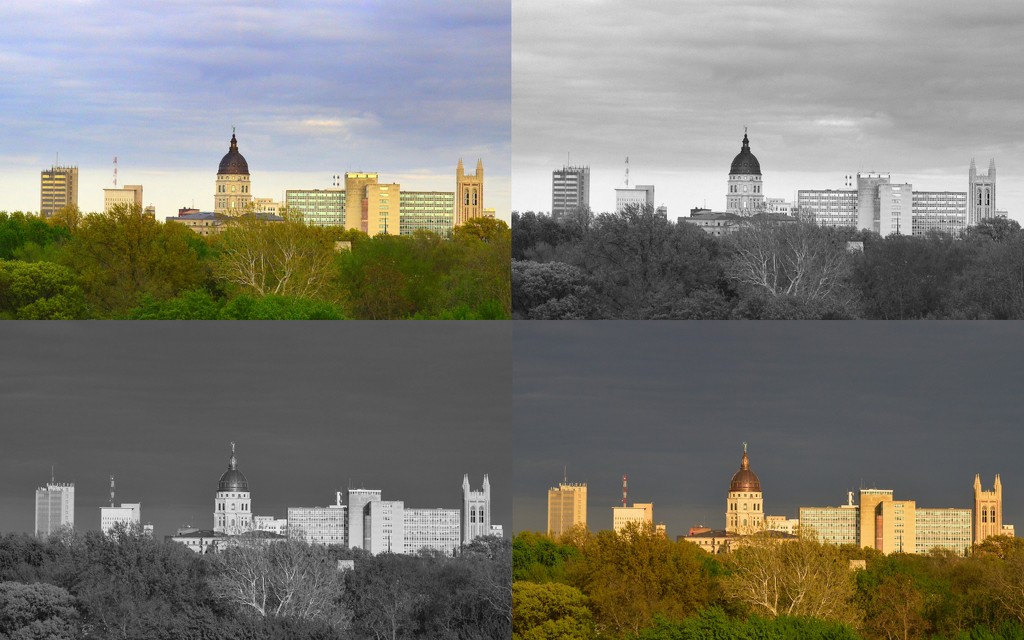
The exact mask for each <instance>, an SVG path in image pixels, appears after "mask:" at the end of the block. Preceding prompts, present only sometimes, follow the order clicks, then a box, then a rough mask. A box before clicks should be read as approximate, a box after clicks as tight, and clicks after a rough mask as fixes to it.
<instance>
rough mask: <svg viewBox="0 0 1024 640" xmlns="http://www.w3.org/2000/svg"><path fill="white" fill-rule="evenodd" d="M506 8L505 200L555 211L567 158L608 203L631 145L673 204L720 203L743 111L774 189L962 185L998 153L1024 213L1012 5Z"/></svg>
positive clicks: (1022, 17) (1022, 87)
mask: <svg viewBox="0 0 1024 640" xmlns="http://www.w3.org/2000/svg"><path fill="white" fill-rule="evenodd" d="M513 22H514V25H515V29H514V31H513V40H512V64H513V79H512V103H513V107H512V121H513V146H512V151H513V195H512V209H513V210H518V211H529V210H532V211H549V210H550V208H551V172H552V171H553V170H554V169H557V168H561V167H562V166H563V165H564V164H565V163H566V162H567V160H568V161H569V162H570V163H571V164H581V165H589V166H590V167H591V190H590V203H591V207H592V209H593V210H594V211H598V212H601V211H611V210H613V209H614V206H615V199H614V191H613V189H614V188H616V187H622V186H623V179H624V162H623V161H624V159H625V158H626V157H627V156H628V157H629V159H630V167H631V169H630V186H633V185H635V184H654V185H655V187H656V194H655V202H656V205H660V204H666V205H667V206H668V209H669V217H670V219H673V220H674V219H675V218H676V217H678V216H685V215H689V210H690V208H692V207H697V206H702V205H706V206H707V207H709V208H711V209H713V210H724V209H725V193H726V175H727V173H728V168H729V163H730V162H731V161H732V158H733V157H734V156H735V155H736V154H737V153H738V152H739V150H740V143H741V140H742V138H743V128H744V126H747V127H749V130H750V141H751V150H752V151H753V153H754V154H755V155H756V156H757V158H758V159H759V160H760V163H761V170H762V172H763V174H764V185H765V195H766V196H768V197H781V198H785V199H787V200H791V199H793V198H794V197H795V192H796V190H798V189H841V188H843V187H844V180H843V177H844V176H846V175H851V174H853V175H855V174H856V173H857V172H858V171H880V172H889V173H891V175H892V179H893V181H894V182H909V183H912V184H913V185H914V188H915V189H917V190H935V191H938V190H949V191H966V190H967V173H968V168H969V164H970V161H971V158H972V157H974V158H976V160H977V163H978V167H979V169H981V170H982V171H984V170H986V168H987V167H988V163H989V159H990V158H995V161H996V167H997V171H998V175H999V179H998V185H997V188H998V198H997V204H998V206H999V208H1001V209H1006V210H1008V211H1009V214H1010V217H1012V218H1016V219H1017V220H1024V187H1022V186H1021V185H1022V184H1024V142H1022V140H1021V138H1020V136H1019V135H1018V134H1017V132H1018V131H1021V130H1022V129H1024V115H1022V113H1021V110H1020V109H1019V108H1018V105H1019V104H1020V103H1021V101H1022V100H1024V73H1022V72H1021V70H1020V66H1019V64H1018V62H1019V61H1020V60H1021V59H1024V42H1022V41H1021V39H1020V38H1019V37H1018V33H1019V32H1020V30H1021V28H1022V27H1024V5H1021V4H1020V3H1017V2H1012V1H1008V0H999V1H996V2H986V3H983V4H979V5H971V6H970V7H969V8H967V7H965V5H963V4H962V3H956V2H951V1H948V0H940V1H937V2H931V1H929V2H925V1H923V0H913V1H912V2H906V3H901V4H899V5H893V4H891V3H884V2H879V1H876V0H867V1H865V2H842V3H828V4H827V5H822V4H821V3H819V2H813V1H812V0H797V1H794V2H786V3H782V4H765V3H763V2H756V1H752V0H728V1H726V2H715V3H707V2H696V1H694V0H688V1H685V2H675V1H668V0H652V1H648V2H643V3H634V4H630V5H628V6H626V5H622V4H621V3H618V2H613V1H611V0H567V1H566V2H561V3H557V4H553V3H549V2H543V1H542V0H517V1H516V2H514V3H513ZM567 154H571V156H567Z"/></svg>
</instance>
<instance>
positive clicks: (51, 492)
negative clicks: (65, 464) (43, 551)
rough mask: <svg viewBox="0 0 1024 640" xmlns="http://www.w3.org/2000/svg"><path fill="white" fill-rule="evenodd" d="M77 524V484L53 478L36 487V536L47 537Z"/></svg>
mask: <svg viewBox="0 0 1024 640" xmlns="http://www.w3.org/2000/svg"><path fill="white" fill-rule="evenodd" d="M74 526H75V484H74V483H73V482H72V483H69V484H63V483H57V482H54V481H53V480H52V479H51V480H50V482H49V483H47V484H46V486H43V487H39V488H38V489H36V537H37V538H45V537H47V536H49V535H50V534H52V533H56V532H57V531H59V530H60V529H61V528H62V527H70V528H74Z"/></svg>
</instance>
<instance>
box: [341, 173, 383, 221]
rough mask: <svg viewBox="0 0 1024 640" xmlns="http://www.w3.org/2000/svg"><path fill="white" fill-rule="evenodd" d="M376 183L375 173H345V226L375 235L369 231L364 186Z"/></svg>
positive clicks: (368, 216)
mask: <svg viewBox="0 0 1024 640" xmlns="http://www.w3.org/2000/svg"><path fill="white" fill-rule="evenodd" d="M373 184H377V174H376V173H353V172H348V173H346V174H345V228H346V229H356V230H358V231H362V232H363V233H368V234H370V235H376V233H375V232H371V231H370V227H371V226H374V225H371V224H370V212H369V202H368V200H367V198H366V188H367V187H369V186H370V185H373Z"/></svg>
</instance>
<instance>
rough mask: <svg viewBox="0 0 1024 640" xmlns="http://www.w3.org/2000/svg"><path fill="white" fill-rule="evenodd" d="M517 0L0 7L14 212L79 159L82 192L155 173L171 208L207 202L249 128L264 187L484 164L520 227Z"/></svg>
mask: <svg viewBox="0 0 1024 640" xmlns="http://www.w3.org/2000/svg"><path fill="white" fill-rule="evenodd" d="M510 13H511V9H510V6H509V2H508V0H483V1H481V2H473V3H464V2H458V1H457V0H429V1H410V2H406V1H402V0H382V1H369V0H363V1H354V2H342V1H340V0H313V1H298V0H285V1H280V2H279V1H275V2H266V1H264V2H255V3H254V2H242V1H241V0H222V1H220V2H208V1H205V0H165V1H160V2H146V3H125V2H115V1H113V0H61V1H60V2H56V3H46V4H40V3H38V2H35V1H33V0H8V1H7V2H5V3H4V6H3V8H2V9H0V77H2V78H3V79H4V83H3V91H2V92H0V129H2V130H3V137H2V138H0V193H2V194H3V197H2V198H0V210H8V211H13V210H18V209H20V210H28V211H36V210H38V208H39V172H40V171H41V170H42V169H45V168H49V167H50V165H51V164H53V162H54V161H55V159H56V156H57V154H59V155H60V161H61V163H64V164H75V165H78V167H79V177H80V181H81V184H80V187H79V203H80V205H81V206H82V208H83V209H84V210H86V211H95V210H100V209H102V206H103V191H102V190H103V189H104V188H107V187H110V186H112V185H111V182H112V176H113V165H112V160H113V158H114V157H115V156H117V158H118V164H119V172H118V173H119V180H118V184H119V185H124V184H142V185H143V188H144V200H145V202H146V204H150V203H152V204H154V205H156V208H157V215H158V216H159V217H160V218H161V219H162V218H163V217H165V216H169V215H175V214H176V213H177V209H178V208H179V207H181V206H184V205H190V204H192V203H193V202H194V203H195V205H196V206H197V207H199V208H200V209H204V210H209V209H211V208H212V206H213V187H214V178H215V174H216V171H217V165H218V163H219V162H220V159H221V157H222V156H223V155H224V154H225V153H226V152H227V150H228V142H229V140H230V138H231V127H232V125H237V127H238V141H239V150H240V151H241V153H242V155H244V156H245V158H246V159H247V160H248V162H249V170H250V172H251V173H252V188H253V195H254V196H256V197H270V198H275V199H279V198H282V197H283V192H284V190H285V189H303V188H325V187H329V186H331V176H332V175H334V174H341V173H343V172H345V171H377V172H379V173H380V177H381V180H382V181H386V182H398V183H401V184H402V186H403V188H406V189H413V190H445V191H453V190H454V189H455V166H456V163H457V162H458V160H459V157H463V158H464V160H465V164H466V166H467V167H469V168H470V170H472V169H473V167H475V166H476V160H477V158H482V159H483V161H484V171H485V176H486V183H485V184H486V189H485V203H484V204H485V205H486V206H488V207H494V208H495V209H496V211H497V214H498V216H499V217H501V218H503V219H505V220H508V211H509V202H510V197H511V192H510V176H511V169H510V162H511V158H510V154H511V151H510V135H511V123H510V110H511V107H510V100H511V98H510V96H511V87H510V82H511V80H510V76H511V59H510V56H511V51H510V40H511V17H510Z"/></svg>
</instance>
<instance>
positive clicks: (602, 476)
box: [512, 322, 1024, 537]
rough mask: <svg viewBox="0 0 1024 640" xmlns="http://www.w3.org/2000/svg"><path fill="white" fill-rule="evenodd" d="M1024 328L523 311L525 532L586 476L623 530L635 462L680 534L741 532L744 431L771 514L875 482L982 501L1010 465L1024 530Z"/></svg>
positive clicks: (520, 371) (592, 517) (914, 493)
mask: <svg viewBox="0 0 1024 640" xmlns="http://www.w3.org/2000/svg"><path fill="white" fill-rule="evenodd" d="M1022 345H1024V327H1022V326H1021V325H1020V324H988V323H935V324H928V323H925V324H913V325H911V324H903V323H765V324H756V325H753V324H733V323H721V322H716V323H650V322H648V323H626V322H601V323H597V322H576V323H517V324H516V327H515V331H514V334H513V349H514V354H515V358H514V367H513V408H512V411H513V423H514V429H515V439H514V443H515V449H514V460H515V484H514V488H513V490H514V494H513V507H514V511H515V523H514V525H515V529H516V530H517V531H519V530H534V531H543V530H544V529H545V528H546V508H547V506H546V499H547V489H548V488H549V487H551V486H554V485H557V484H558V483H559V482H560V481H561V480H562V477H563V476H562V474H563V467H567V469H568V479H569V481H570V482H586V483H587V485H588V493H589V509H588V521H589V525H590V528H591V529H592V530H599V529H610V528H611V524H612V518H611V507H612V506H614V505H616V504H620V502H621V497H622V474H624V473H625V474H628V475H629V502H630V504H632V503H633V502H653V503H654V517H655V519H656V520H657V521H660V522H664V523H665V524H666V525H667V527H668V533H669V535H670V536H673V537H674V536H676V535H680V534H685V533H686V531H687V530H688V528H689V527H690V526H692V525H696V524H706V525H708V526H712V527H715V528H724V526H725V503H726V496H727V494H728V491H729V481H730V480H731V478H732V475H733V474H734V473H735V472H736V471H737V470H738V469H739V465H740V458H741V456H742V453H743V442H747V443H748V444H749V453H750V464H751V468H752V469H753V470H754V472H755V473H757V475H758V476H759V478H760V480H761V486H762V488H763V492H764V508H765V513H767V514H770V515H784V516H787V517H791V518H793V517H796V516H797V515H798V511H799V507H800V506H836V505H839V504H844V503H845V502H846V496H847V492H848V491H857V490H858V489H859V488H860V487H868V488H871V487H874V488H882V489H892V490H893V491H894V492H895V497H896V499H899V500H916V501H917V504H918V505H919V506H923V507H958V508H970V507H971V506H972V504H973V493H972V484H973V482H974V475H975V474H976V473H980V474H981V476H982V482H983V485H984V487H985V488H986V489H989V490H990V489H991V488H992V486H991V485H992V483H993V480H994V477H995V474H996V473H999V474H1001V477H1002V482H1003V488H1004V499H1003V501H1004V509H1005V517H1004V522H1008V523H1012V524H1016V525H1017V526H1018V530H1019V528H1020V527H1024V473H1022V472H1021V465H1020V452H1021V450H1022V449H1024V431H1022V430H1021V429H1020V420H1021V415H1024V395H1022V394H1021V393H1020V380H1021V376H1020V372H1021V367H1022V365H1021V363H1022V362H1024V346H1022Z"/></svg>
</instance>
